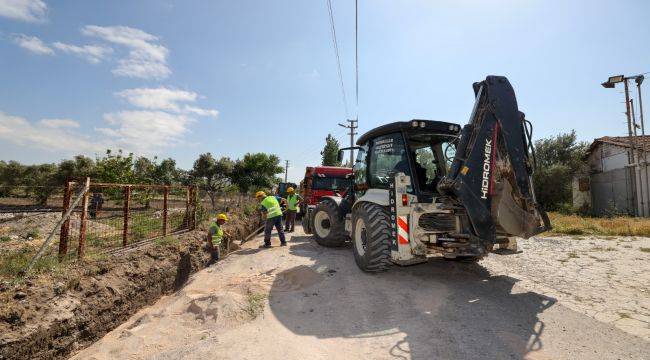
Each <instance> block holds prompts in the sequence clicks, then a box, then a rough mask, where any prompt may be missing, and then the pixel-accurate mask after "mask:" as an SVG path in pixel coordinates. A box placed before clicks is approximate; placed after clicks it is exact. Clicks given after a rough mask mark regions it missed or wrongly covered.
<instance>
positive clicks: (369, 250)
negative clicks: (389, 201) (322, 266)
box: [352, 202, 391, 272]
mask: <svg viewBox="0 0 650 360" xmlns="http://www.w3.org/2000/svg"><path fill="white" fill-rule="evenodd" d="M390 233H391V225H390V216H389V215H388V211H387V210H386V209H385V208H384V207H383V206H380V205H377V204H373V203H370V202H364V203H362V204H360V205H359V206H358V207H357V208H356V209H355V210H354V211H353V215H352V242H353V243H354V246H353V247H352V250H353V252H354V260H355V261H356V262H357V266H359V268H360V269H361V270H363V271H366V272H381V271H386V270H388V268H389V267H390V265H391V262H390V245H391V238H390Z"/></svg>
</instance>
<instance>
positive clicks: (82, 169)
mask: <svg viewBox="0 0 650 360" xmlns="http://www.w3.org/2000/svg"><path fill="white" fill-rule="evenodd" d="M94 176H95V161H94V160H93V159H91V158H89V157H86V156H83V155H77V156H75V157H74V159H68V160H63V161H61V162H60V163H59V165H58V168H57V174H56V179H57V184H58V185H63V184H64V183H65V181H66V180H67V179H68V178H75V179H81V178H85V177H94Z"/></svg>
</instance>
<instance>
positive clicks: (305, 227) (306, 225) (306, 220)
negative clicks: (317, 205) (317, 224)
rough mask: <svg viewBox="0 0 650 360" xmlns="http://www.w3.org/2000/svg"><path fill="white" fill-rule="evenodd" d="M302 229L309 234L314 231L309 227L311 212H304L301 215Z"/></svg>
mask: <svg viewBox="0 0 650 360" xmlns="http://www.w3.org/2000/svg"><path fill="white" fill-rule="evenodd" d="M301 222H302V230H303V231H304V232H305V234H308V235H309V234H311V233H313V232H314V231H313V230H312V228H311V212H307V213H305V215H304V216H303V217H302V220H301Z"/></svg>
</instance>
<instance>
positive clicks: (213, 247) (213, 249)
mask: <svg viewBox="0 0 650 360" xmlns="http://www.w3.org/2000/svg"><path fill="white" fill-rule="evenodd" d="M226 221H228V216H226V214H219V215H217V218H216V219H215V220H213V221H212V222H211V223H210V226H209V227H208V248H209V249H210V255H211V258H210V262H209V263H208V265H212V264H214V263H215V262H217V260H219V259H220V258H221V241H222V240H223V229H222V228H221V226H222V225H223V224H225V223H226Z"/></svg>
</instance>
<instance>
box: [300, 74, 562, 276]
mask: <svg viewBox="0 0 650 360" xmlns="http://www.w3.org/2000/svg"><path fill="white" fill-rule="evenodd" d="M473 88H474V96H475V103H474V108H473V110H472V113H471V116H470V120H469V123H468V124H467V125H465V126H464V127H463V128H462V130H461V127H460V126H459V125H457V124H453V123H448V122H440V121H431V120H417V119H416V120H411V121H404V122H395V123H390V124H386V125H383V126H380V127H377V128H375V129H372V130H370V131H368V132H367V133H365V134H364V135H362V136H361V137H360V138H359V139H358V141H357V142H356V144H357V146H355V147H353V148H346V149H341V152H339V157H341V158H342V156H343V151H344V150H352V149H354V150H357V151H358V154H357V157H356V162H355V164H354V168H353V173H354V174H353V176H354V183H353V185H352V186H351V187H350V188H349V189H348V191H346V192H345V193H344V194H343V195H341V196H327V197H324V198H323V199H322V200H321V201H320V202H319V204H318V205H317V206H316V208H315V209H314V213H313V216H311V217H310V221H311V223H310V225H311V229H312V230H313V233H314V237H315V239H316V241H317V242H318V243H319V244H320V245H323V246H327V247H334V246H341V245H343V244H344V243H345V242H346V241H348V240H349V239H351V240H352V243H353V246H352V248H353V252H354V258H355V261H356V263H357V265H358V266H359V267H360V268H361V269H362V270H364V271H368V272H378V271H384V270H387V269H388V268H389V267H390V266H391V265H392V264H398V265H409V264H414V263H419V262H424V261H426V259H427V257H430V256H435V255H438V256H439V255H442V256H443V257H445V258H447V259H454V260H465V261H474V260H478V259H480V258H482V257H484V256H486V255H487V254H488V253H490V252H492V251H493V250H494V249H495V248H496V247H497V245H500V244H501V245H503V244H508V243H509V242H510V241H512V239H513V238H514V237H523V238H528V237H531V236H533V235H536V234H539V233H541V232H544V231H546V230H549V229H550V228H551V224H550V222H549V219H548V216H547V215H546V213H545V212H544V210H543V209H542V208H541V207H540V205H539V204H538V203H537V201H536V199H535V193H534V190H533V182H532V174H533V171H534V168H535V154H534V148H533V146H532V143H531V134H532V125H531V123H530V122H529V121H528V120H526V119H525V116H524V114H523V113H522V112H520V111H519V109H518V107H517V101H516V98H515V93H514V90H513V88H512V86H511V85H510V83H509V81H508V79H506V78H505V77H502V76H488V77H487V78H486V79H485V80H484V81H481V82H478V83H475V84H474V85H473Z"/></svg>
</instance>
